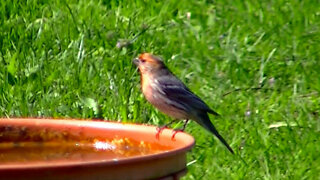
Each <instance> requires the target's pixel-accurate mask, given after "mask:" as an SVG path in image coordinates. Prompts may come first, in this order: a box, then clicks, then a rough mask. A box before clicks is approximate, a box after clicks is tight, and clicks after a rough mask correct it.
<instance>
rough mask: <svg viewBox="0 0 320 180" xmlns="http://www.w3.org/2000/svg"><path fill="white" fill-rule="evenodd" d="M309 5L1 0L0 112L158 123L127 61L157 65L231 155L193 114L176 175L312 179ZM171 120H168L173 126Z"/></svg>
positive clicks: (315, 24) (312, 10)
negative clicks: (183, 167) (182, 169)
mask: <svg viewBox="0 0 320 180" xmlns="http://www.w3.org/2000/svg"><path fill="white" fill-rule="evenodd" d="M319 7H320V2H319V1H310V0H306V1H298V0H291V1H284V0H271V1H262V0H260V2H259V1H254V0H249V1H242V0H234V1H232V0H226V1H212V0H211V1H210V0H208V1H189V0H172V1H165V2H160V1H157V2H153V1H150V2H149V1H142V0H141V1H139V0H137V1H115V0H104V1H103V0H100V1H98V0H91V1H89V0H82V1H76V0H61V1H60V0H57V1H54V0H42V1H40V0H39V1H36V0H30V1H26V0H25V1H18V0H12V1H5V0H1V1H0V67H1V68H0V116H1V117H63V118H89V119H106V120H115V121H122V122H135V123H147V124H154V125H161V124H165V123H167V122H169V121H170V120H171V119H170V118H169V117H167V116H166V115H163V114H162V113H160V112H158V111H157V110H155V109H154V108H153V107H152V106H151V105H150V104H148V103H147V102H146V100H145V99H144V97H143V95H142V94H141V91H140V85H139V82H140V78H139V74H138V71H137V69H136V67H135V66H134V65H133V64H132V61H131V60H132V59H133V58H134V57H136V56H137V55H138V54H139V53H142V52H151V53H154V54H157V55H159V56H161V57H162V58H163V59H164V62H165V63H166V64H167V66H168V67H169V68H170V69H171V70H172V71H173V72H174V73H175V74H176V75H177V76H178V77H180V78H181V80H182V81H183V82H185V83H186V84H187V86H188V87H189V88H190V89H191V90H192V91H193V92H195V93H196V94H197V95H198V96H199V97H201V98H202V99H203V100H205V102H206V103H207V104H208V105H209V106H210V107H212V108H213V109H214V110H215V111H217V112H219V113H220V114H221V117H220V118H216V117H213V116H211V120H212V122H213V123H214V124H215V126H216V127H217V129H218V130H219V131H220V133H221V134H222V135H223V136H224V137H225V139H226V140H227V141H228V142H229V143H230V144H231V146H232V147H233V148H234V150H235V151H236V155H231V154H230V153H229V152H228V151H227V150H226V148H225V147H224V146H223V145H222V144H221V143H220V142H219V141H218V140H217V139H216V138H214V137H213V136H212V135H211V134H210V133H208V132H206V131H205V130H204V129H202V128H201V127H200V126H198V125H197V124H196V123H194V122H191V123H190V124H189V125H188V127H187V129H186V131H187V132H189V133H190V134H192V135H193V136H194V137H195V139H196V146H195V148H194V149H193V150H192V151H191V152H189V154H188V170H189V172H188V174H187V175H186V176H185V177H184V179H299V180H300V179H320V178H319V177H320V140H319V137H320V94H319V92H320V75H319V73H320V8H319ZM179 125H181V124H177V126H179Z"/></svg>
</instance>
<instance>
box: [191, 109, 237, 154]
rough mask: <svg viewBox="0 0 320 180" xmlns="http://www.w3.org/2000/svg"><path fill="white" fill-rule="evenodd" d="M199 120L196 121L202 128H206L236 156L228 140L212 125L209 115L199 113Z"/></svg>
mask: <svg viewBox="0 0 320 180" xmlns="http://www.w3.org/2000/svg"><path fill="white" fill-rule="evenodd" d="M198 118H199V119H197V120H196V122H197V123H198V124H200V125H201V126H203V127H204V128H206V129H207V130H208V131H210V132H211V133H212V134H214V135H215V136H216V137H217V138H218V139H219V140H220V141H221V142H222V144H224V145H225V146H226V147H227V149H228V150H229V151H230V152H231V153H232V154H234V152H233V150H232V148H231V147H230V146H229V144H228V143H227V141H226V140H224V138H223V137H222V136H221V135H220V134H219V132H218V131H217V129H216V128H215V127H214V125H213V124H212V123H211V121H210V119H209V116H208V114H207V113H199V114H198Z"/></svg>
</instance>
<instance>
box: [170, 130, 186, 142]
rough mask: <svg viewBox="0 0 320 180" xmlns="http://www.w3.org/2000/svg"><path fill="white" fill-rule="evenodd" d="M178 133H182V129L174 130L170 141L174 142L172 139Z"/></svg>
mask: <svg viewBox="0 0 320 180" xmlns="http://www.w3.org/2000/svg"><path fill="white" fill-rule="evenodd" d="M178 132H184V128H181V129H174V130H173V134H172V136H171V140H174V137H175V136H176V134H177V133H178Z"/></svg>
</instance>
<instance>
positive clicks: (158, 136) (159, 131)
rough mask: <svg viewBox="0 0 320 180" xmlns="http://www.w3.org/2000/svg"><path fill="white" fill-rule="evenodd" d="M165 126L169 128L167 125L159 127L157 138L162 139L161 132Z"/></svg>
mask: <svg viewBox="0 0 320 180" xmlns="http://www.w3.org/2000/svg"><path fill="white" fill-rule="evenodd" d="M165 128H167V125H164V126H160V127H157V134H156V138H157V139H160V134H161V133H162V131H163V130H164V129H165Z"/></svg>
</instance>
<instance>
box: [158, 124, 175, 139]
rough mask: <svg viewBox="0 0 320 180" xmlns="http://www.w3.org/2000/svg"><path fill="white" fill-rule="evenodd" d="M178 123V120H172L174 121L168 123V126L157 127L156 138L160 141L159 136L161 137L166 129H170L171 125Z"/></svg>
mask: <svg viewBox="0 0 320 180" xmlns="http://www.w3.org/2000/svg"><path fill="white" fill-rule="evenodd" d="M176 121H178V119H175V120H172V121H170V122H169V123H167V124H165V125H162V126H159V127H157V134H156V138H157V139H159V136H160V134H161V132H162V131H163V130H164V129H165V128H167V127H169V126H170V125H171V124H173V123H174V122H176Z"/></svg>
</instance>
